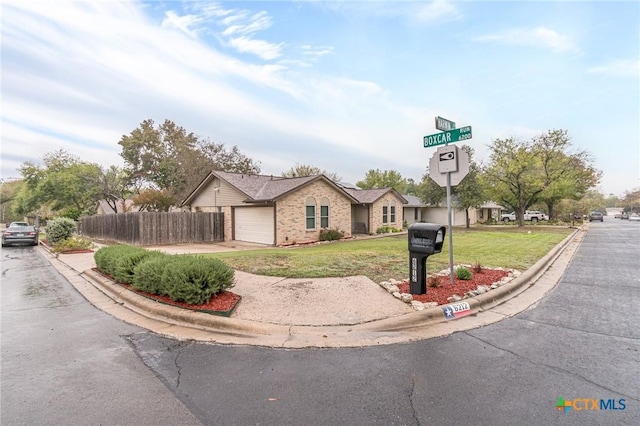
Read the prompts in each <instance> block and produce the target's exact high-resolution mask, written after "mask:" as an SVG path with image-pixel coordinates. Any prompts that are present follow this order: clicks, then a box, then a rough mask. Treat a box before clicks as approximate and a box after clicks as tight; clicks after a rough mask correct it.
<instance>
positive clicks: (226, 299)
mask: <svg viewBox="0 0 640 426" xmlns="http://www.w3.org/2000/svg"><path fill="white" fill-rule="evenodd" d="M92 270H93V271H95V272H97V273H99V274H100V275H102V276H104V277H105V278H109V279H110V280H112V281H113V282H114V283H116V284H118V285H120V286H122V287H124V288H126V289H127V290H129V291H132V292H134V293H136V294H139V295H140V296H143V297H146V298H147V299H151V300H153V301H156V302H158V303H163V304H165V305H170V306H175V307H178V308H183V309H191V310H192V311H198V312H203V313H207V314H212V315H220V316H223V317H229V316H231V314H232V313H233V310H234V309H235V308H236V306H237V305H238V303H239V302H240V299H241V296H240V295H238V294H235V293H232V292H230V291H226V290H223V291H221V292H220V293H218V294H216V295H214V296H212V297H211V299H210V300H209V303H205V304H202V305H192V304H189V303H184V302H176V301H174V300H172V299H171V298H170V297H168V296H161V295H158V294H151V293H147V292H144V291H140V290H138V289H136V288H133V286H131V285H130V284H125V283H119V282H116V281H115V280H114V279H113V277H111V276H110V275H108V274H105V273H103V272H102V271H100V270H99V269H98V268H92Z"/></svg>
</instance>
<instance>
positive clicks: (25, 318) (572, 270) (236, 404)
mask: <svg viewBox="0 0 640 426" xmlns="http://www.w3.org/2000/svg"><path fill="white" fill-rule="evenodd" d="M639 241H640V224H638V223H629V222H627V221H620V220H614V219H612V218H605V222H604V223H593V224H591V227H590V230H589V231H588V233H587V235H586V236H585V238H584V240H583V242H582V244H581V246H580V247H579V248H578V250H577V252H576V254H575V256H574V258H573V260H572V262H571V264H570V265H569V268H568V270H567V271H566V273H565V275H564V277H563V278H562V280H561V282H560V283H559V284H558V285H557V286H556V288H555V289H554V290H552V291H551V292H549V293H548V294H547V295H546V296H545V297H544V298H543V299H542V300H541V301H540V302H539V303H538V304H537V305H536V306H534V307H532V308H531V309H529V310H528V311H525V312H522V313H521V314H519V315H517V316H515V317H512V318H508V319H505V320H503V321H500V322H498V323H495V324H492V325H489V326H486V327H482V328H478V329H473V330H468V331H465V332H458V333H455V334H452V335H450V336H446V337H441V338H436V339H430V340H423V341H419V342H413V343H407V344H397V345H389V346H374V347H366V348H349V349H297V350H284V349H272V348H261V347H253V346H221V345H212V344H203V343H195V342H189V341H186V342H181V341H176V340H171V339H166V338H162V337H160V336H158V335H155V334H153V333H150V332H147V331H145V330H143V329H139V328H137V327H133V326H129V325H126V324H124V323H122V322H120V321H117V320H115V319H113V318H112V317H110V316H108V315H106V314H104V313H102V312H101V311H99V310H97V309H95V308H93V307H92V306H91V305H89V304H88V303H87V302H86V301H84V299H83V298H82V297H81V296H79V295H78V294H77V293H76V292H75V290H74V289H73V287H71V286H70V285H69V284H68V283H67V282H66V281H65V280H64V279H63V278H62V277H61V276H59V275H57V272H56V271H55V270H54V269H53V268H52V267H51V266H49V264H48V262H47V261H46V260H45V259H43V258H42V257H41V256H39V255H38V253H36V252H35V251H32V250H31V248H28V247H25V248H3V249H2V288H1V289H2V293H1V298H2V324H1V327H2V331H1V337H2V340H1V343H2V347H1V355H2V371H1V379H2V383H1V388H0V390H1V404H2V405H1V406H0V410H1V423H2V424H3V425H5V424H6V425H14V424H56V425H57V424H65V425H75V424H104V425H110V424H125V425H129V424H130V425H134V424H135V425H139V424H158V425H173V424H193V423H197V421H198V420H199V421H201V422H202V423H203V424H208V425H253V424H255V425H308V424H314V425H338V424H340V425H372V424H380V425H467V424H469V425H471V424H473V425H485V424H486V425H520V424H532V425H547V424H549V425H550V424H580V425H591V424H593V425H599V424H607V425H638V424H640V380H639V379H638V378H639V377H640V316H639V315H638V308H639V307H640V292H639V291H640V275H638V273H637V265H638V259H639V258H640V243H639ZM464 320H465V319H464V318H463V319H461V320H457V321H464ZM143 363H144V364H143ZM144 365H146V366H147V367H148V368H145V367H144ZM560 397H562V398H564V399H565V400H566V401H572V402H573V403H574V405H575V408H574V409H571V410H568V411H567V412H566V413H565V412H563V411H560V410H557V409H556V408H555V406H556V405H557V404H558V398H560ZM583 398H588V399H590V400H598V401H596V403H597V404H596V403H594V402H585V401H581V399H583ZM579 399H580V401H579ZM599 400H604V404H605V405H604V407H606V408H614V407H615V408H617V409H606V410H605V409H601V410H597V411H593V410H590V409H585V410H579V409H580V408H582V407H583V406H586V407H588V408H591V407H593V406H594V404H595V405H597V406H598V407H599V406H600V405H599V404H600V402H599ZM623 400H624V401H623ZM612 402H613V405H612ZM623 406H624V409H621V408H622V407H623Z"/></svg>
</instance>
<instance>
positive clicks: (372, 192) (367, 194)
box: [344, 188, 407, 204]
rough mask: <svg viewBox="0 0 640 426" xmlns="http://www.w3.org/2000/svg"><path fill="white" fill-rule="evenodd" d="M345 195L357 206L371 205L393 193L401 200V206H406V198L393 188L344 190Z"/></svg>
mask: <svg viewBox="0 0 640 426" xmlns="http://www.w3.org/2000/svg"><path fill="white" fill-rule="evenodd" d="M344 190H345V191H346V192H347V193H349V194H351V196H352V197H353V198H355V199H356V200H357V201H358V203H359V204H371V203H374V202H375V201H376V200H379V199H380V198H382V197H383V196H384V195H386V194H388V193H389V192H392V193H394V194H395V195H396V196H397V197H398V198H400V200H402V204H407V200H406V198H404V197H403V196H402V195H400V193H399V192H398V191H396V190H395V189H393V188H379V189H352V188H345V189H344Z"/></svg>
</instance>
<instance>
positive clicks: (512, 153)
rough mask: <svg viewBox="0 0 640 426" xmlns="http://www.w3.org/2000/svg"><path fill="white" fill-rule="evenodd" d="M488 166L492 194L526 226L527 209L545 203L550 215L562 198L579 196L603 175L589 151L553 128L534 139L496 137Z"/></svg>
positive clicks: (486, 173)
mask: <svg viewBox="0 0 640 426" xmlns="http://www.w3.org/2000/svg"><path fill="white" fill-rule="evenodd" d="M490 149H491V157H490V161H489V164H488V165H487V167H486V168H485V170H484V175H483V178H484V182H483V186H484V187H485V188H486V189H487V193H488V196H489V197H490V198H491V199H493V200H494V201H496V202H498V203H500V204H502V205H503V206H505V207H510V208H512V209H513V210H514V211H515V212H516V216H517V217H518V225H519V226H524V212H525V210H526V209H528V208H530V207H531V206H533V205H534V204H536V203H545V204H546V205H547V208H548V210H549V215H553V213H554V212H553V210H554V206H555V205H556V203H558V202H559V201H560V200H562V199H575V200H578V199H580V198H581V197H582V196H584V194H585V193H586V192H587V191H588V190H589V189H590V188H592V187H594V186H595V185H596V184H597V183H598V181H599V179H600V172H599V171H597V170H596V169H595V168H594V167H593V165H592V164H591V156H590V154H589V153H588V152H587V151H573V150H572V149H571V143H570V140H569V137H568V134H567V132H566V131H564V130H551V131H549V132H547V133H545V134H542V135H539V136H537V137H534V138H533V139H532V140H530V141H516V140H515V139H513V138H508V139H496V140H495V141H493V143H492V144H491V146H490Z"/></svg>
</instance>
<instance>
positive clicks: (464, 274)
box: [456, 266, 473, 281]
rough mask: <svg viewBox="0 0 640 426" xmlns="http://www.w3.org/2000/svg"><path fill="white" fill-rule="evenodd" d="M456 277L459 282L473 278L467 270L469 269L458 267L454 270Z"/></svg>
mask: <svg viewBox="0 0 640 426" xmlns="http://www.w3.org/2000/svg"><path fill="white" fill-rule="evenodd" d="M456 277H457V278H458V279H460V280H465V281H466V280H470V279H471V278H472V277H473V274H472V273H471V271H470V270H469V268H467V267H464V266H460V267H459V268H456Z"/></svg>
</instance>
